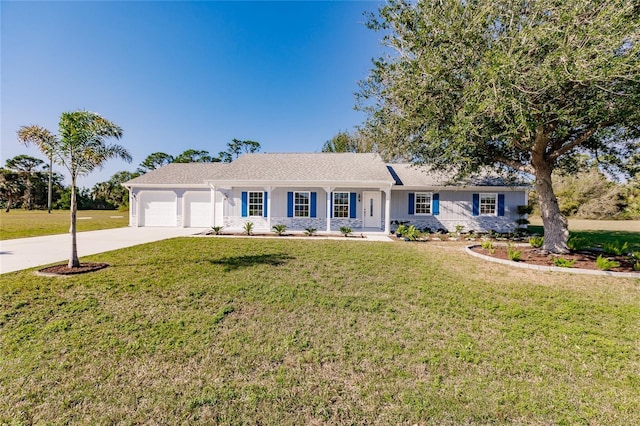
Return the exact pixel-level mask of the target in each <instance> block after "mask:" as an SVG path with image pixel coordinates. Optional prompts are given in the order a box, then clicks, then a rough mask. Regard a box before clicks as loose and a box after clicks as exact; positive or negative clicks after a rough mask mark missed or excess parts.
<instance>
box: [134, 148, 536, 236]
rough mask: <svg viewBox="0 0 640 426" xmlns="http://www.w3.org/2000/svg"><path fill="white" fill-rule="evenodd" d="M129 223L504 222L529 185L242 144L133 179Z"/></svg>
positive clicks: (500, 228)
mask: <svg viewBox="0 0 640 426" xmlns="http://www.w3.org/2000/svg"><path fill="white" fill-rule="evenodd" d="M124 186H125V187H127V188H128V189H129V194H130V199H129V201H130V204H129V206H130V209H129V224H130V226H133V227H142V226H165V227H194V228H208V227H212V226H222V227H224V229H225V231H229V232H234V231H241V230H242V229H243V227H244V224H245V223H246V222H248V221H251V222H253V224H254V231H256V232H260V231H263V232H264V231H270V230H271V229H272V226H273V225H276V224H284V225H286V226H287V229H288V230H291V231H296V230H298V231H303V230H305V229H306V228H316V229H317V230H318V232H336V231H338V230H339V229H340V227H342V226H348V227H350V228H351V229H352V230H353V231H354V232H384V233H389V232H391V231H392V230H393V229H394V228H393V226H394V225H395V224H398V223H407V224H413V225H416V226H417V227H419V228H430V229H431V230H433V231H435V230H438V229H442V230H454V229H455V228H456V226H458V225H462V226H464V230H465V231H472V230H473V231H476V232H487V231H489V230H493V231H497V232H509V231H512V230H513V229H514V228H515V227H516V223H515V221H516V219H518V217H519V216H518V214H517V206H519V205H526V204H527V190H528V186H527V185H526V184H524V183H522V182H520V183H516V184H513V183H509V182H508V181H507V180H506V179H504V178H501V177H498V176H485V177H480V178H472V179H469V180H467V181H465V182H459V183H455V184H453V183H449V182H448V178H447V176H446V175H445V174H438V173H427V172H426V171H425V170H424V168H419V167H416V166H413V165H411V164H385V162H384V161H383V160H382V158H381V157H380V156H379V155H378V154H370V153H369V154H356V153H302V154H294V153H284V154H267V153H259V154H244V155H241V156H240V157H239V158H237V159H236V160H234V161H232V162H231V163H180V164H178V163H173V164H168V165H166V166H163V167H161V168H159V169H156V170H153V171H151V172H149V173H147V174H144V175H142V176H140V177H137V178H135V179H132V180H130V181H128V182H126V183H124Z"/></svg>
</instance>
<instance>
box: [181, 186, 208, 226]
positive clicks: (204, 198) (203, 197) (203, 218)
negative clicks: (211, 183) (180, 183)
mask: <svg viewBox="0 0 640 426" xmlns="http://www.w3.org/2000/svg"><path fill="white" fill-rule="evenodd" d="M184 218H185V221H184V226H186V227H190V228H208V227H210V226H211V191H199V192H187V193H186V194H184Z"/></svg>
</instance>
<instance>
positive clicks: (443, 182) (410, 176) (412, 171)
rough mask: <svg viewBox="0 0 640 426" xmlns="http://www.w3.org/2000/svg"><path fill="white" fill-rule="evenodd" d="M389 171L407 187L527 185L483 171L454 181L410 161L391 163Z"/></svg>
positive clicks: (447, 175)
mask: <svg viewBox="0 0 640 426" xmlns="http://www.w3.org/2000/svg"><path fill="white" fill-rule="evenodd" d="M387 167H388V168H389V173H391V175H392V176H393V178H394V180H395V184H396V185H397V186H405V187H426V188H429V187H443V186H462V187H464V186H527V185H528V184H527V183H526V182H524V181H521V180H519V181H518V180H514V179H512V178H509V177H505V176H500V175H499V174H490V173H483V174H480V175H477V176H471V177H468V178H466V179H464V180H462V181H457V182H456V181H453V180H452V179H451V175H450V174H447V173H444V172H436V171H431V170H428V169H427V168H426V167H420V166H416V165H413V164H409V163H401V164H389V165H388V166H387Z"/></svg>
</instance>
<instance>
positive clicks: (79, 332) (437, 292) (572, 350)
mask: <svg viewBox="0 0 640 426" xmlns="http://www.w3.org/2000/svg"><path fill="white" fill-rule="evenodd" d="M462 247H463V246H462V245H458V244H452V243H447V244H441V243H437V242H429V243H404V242H397V243H373V242H359V241H329V240H313V241H309V240H306V239H298V240H284V239H257V238H253V239H252V238H246V239H231V238H228V239H225V238H180V239H174V240H167V241H163V242H158V243H153V244H147V245H142V246H138V247H135V248H129V249H123V250H119V251H114V252H110V253H105V254H102V255H98V256H92V257H87V258H83V260H87V261H88V260H92V261H104V262H108V263H110V264H111V267H109V268H107V269H105V270H102V271H100V272H98V273H93V274H90V275H84V276H75V277H67V278H47V277H39V276H35V275H33V273H32V272H20V273H11V274H5V275H3V276H2V280H0V297H1V299H0V303H1V305H0V308H1V312H2V314H1V316H0V423H4V422H7V423H12V424H31V423H38V424H42V423H54V424H65V423H73V424H112V423H124V424H139V423H153V424H178V423H180V424H265V425H299V424H331V425H336V424H380V425H389V424H410V425H412V424H418V425H427V424H514V423H515V424H618V425H630V424H640V398H639V397H638V395H640V343H639V342H640V327H639V326H638V325H639V324H640V280H638V279H620V278H612V277H592V276H578V275H568V274H559V273H548V272H544V273H539V272H533V271H528V270H522V269H510V268H508V267H506V266H503V265H497V264H493V263H486V262H483V261H482V260H479V259H476V258H474V257H471V256H469V255H467V254H466V253H464V252H463V251H462Z"/></svg>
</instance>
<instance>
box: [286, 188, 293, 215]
mask: <svg viewBox="0 0 640 426" xmlns="http://www.w3.org/2000/svg"><path fill="white" fill-rule="evenodd" d="M287 217H293V192H291V191H290V192H287Z"/></svg>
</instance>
